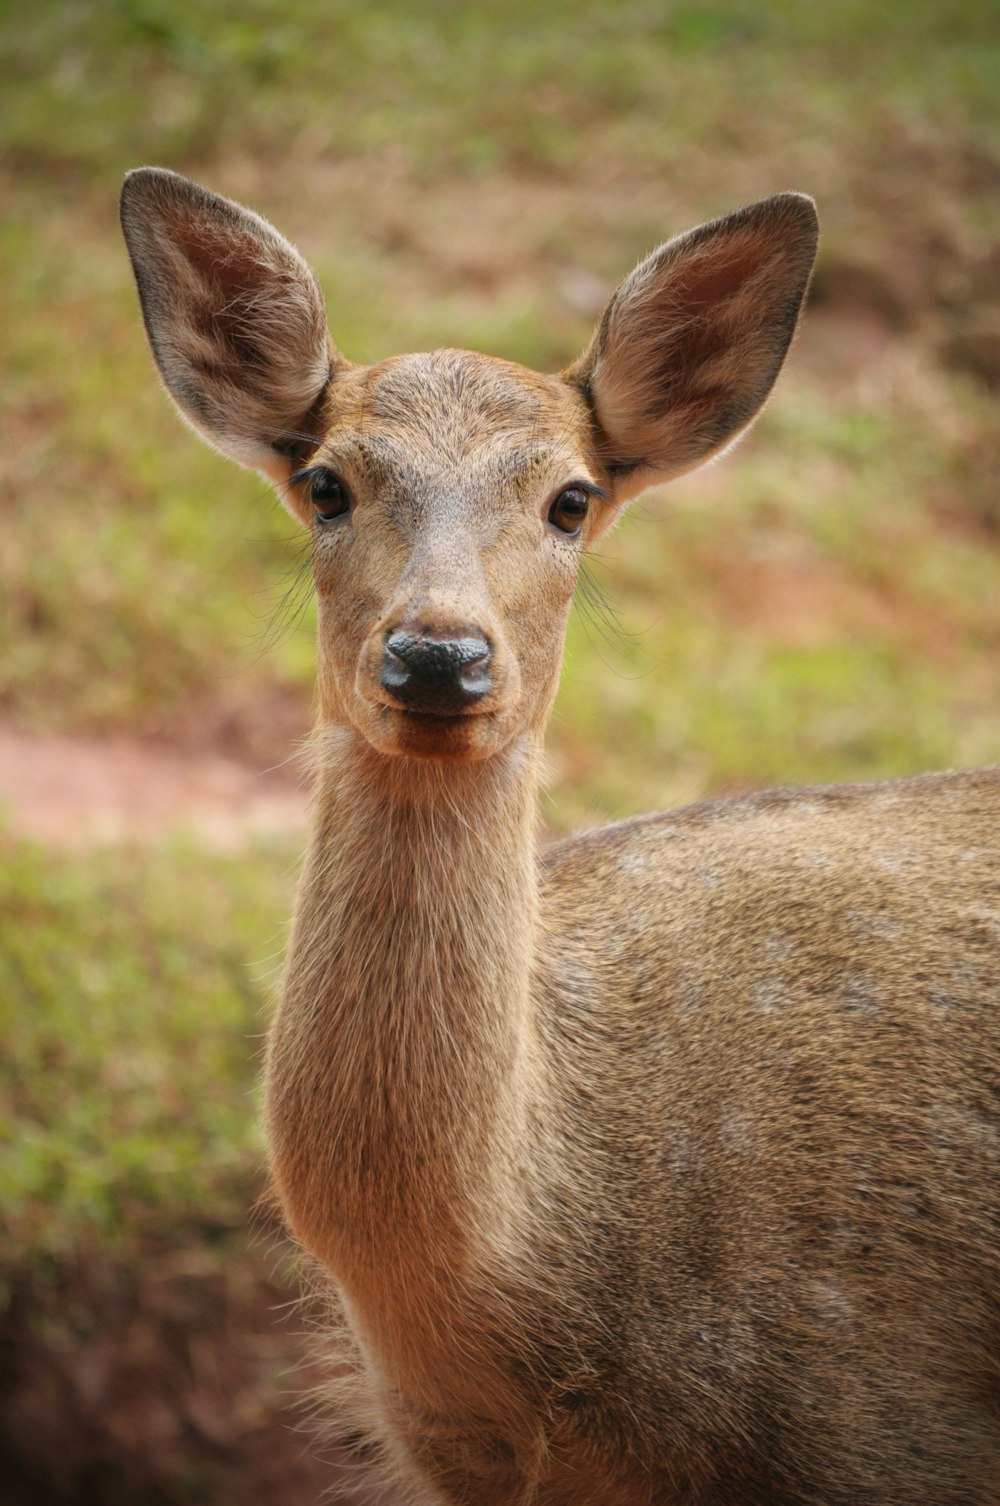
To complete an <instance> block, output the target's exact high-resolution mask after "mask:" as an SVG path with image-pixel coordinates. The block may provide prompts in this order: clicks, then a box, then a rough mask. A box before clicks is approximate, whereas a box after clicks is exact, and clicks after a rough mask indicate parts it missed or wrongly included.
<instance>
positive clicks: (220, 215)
mask: <svg viewBox="0 0 1000 1506" xmlns="http://www.w3.org/2000/svg"><path fill="white" fill-rule="evenodd" d="M121 217H122V229H123V231H124V234H125V240H126V243H127V245H128V250H129V255H130V256H131V259H132V267H133V270H134V272H135V279H136V282H137V284H138V287H139V298H140V301H141V303H142V314H143V319H144V320H145V324H146V333H147V334H148V336H149V343H150V345H151V346H152V348H153V355H154V357H155V359H156V364H157V366H158V367H159V369H160V374H161V376H162V377H163V380H164V382H165V383H166V386H167V390H168V391H169V393H170V395H171V397H172V398H173V399H174V402H175V403H176V404H177V406H178V408H179V409H180V411H181V413H182V415H183V416H184V418H186V419H187V420H188V422H189V423H190V424H192V426H193V427H194V428H195V429H196V430H197V431H198V433H199V434H201V435H202V436H203V437H204V438H205V439H207V440H208V442H209V443H210V444H212V445H215V447H216V448H217V449H219V450H221V451H222V452H223V454H225V455H229V456H230V457H231V458H232V459H233V460H237V461H239V462H240V464H241V465H248V466H253V467H255V468H256V469H257V470H261V471H263V472H264V473H265V474H266V475H267V476H269V477H270V478H271V479H272V480H273V481H276V482H278V483H281V482H283V481H285V480H287V478H288V476H289V475H290V474H291V472H292V471H293V470H294V469H295V466H296V464H297V463H300V461H301V458H302V456H303V455H304V454H305V453H307V452H308V450H309V448H311V445H312V443H313V442H314V440H315V439H316V438H317V437H318V436H319V432H320V428H319V416H320V409H321V407H322V405H323V397H324V394H325V392H326V389H327V386H328V385H329V382H330V380H331V377H332V375H333V373H334V370H335V368H336V366H337V365H338V364H346V363H343V362H342V360H341V358H340V357H339V356H338V355H337V353H336V351H335V350H334V349H333V347H332V345H331V343H330V338H329V335H328V334H327V328H326V311H325V309H324V305H323V295H322V293H321V292H320V290H319V287H318V285H317V283H316V279H315V278H314V277H313V274H312V273H311V271H310V270H309V268H308V266H307V265H306V263H305V262H304V261H303V259H302V257H301V256H300V255H299V253H298V252H297V251H296V250H295V247H294V246H292V245H290V244H289V243H288V241H286V240H285V239H284V237H283V236H280V235H279V234H278V232H277V231H276V230H275V229H274V228H273V227H272V226H271V225H269V224H268V223H267V221H266V220H263V219H261V217H260V216H259V215H256V214H253V213H252V212H251V211H250V210H248V209H243V208H241V207H240V205H238V204H234V203H232V202H231V201H230V200H229V199H223V198H220V197H219V196H218V195H217V194H213V193H209V192H208V190H207V189H204V188H199V187H198V185H197V184H196V183H191V182H189V180H188V179H187V178H182V177H180V176H179V175H178V174H177V173H172V172H167V171H165V170H164V169H163V168H156V167H140V168H137V169H136V170H135V171H134V172H131V173H129V175H128V177H127V178H126V179H125V186H124V188H123V189H122V197H121Z"/></svg>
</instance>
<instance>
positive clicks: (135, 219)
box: [122, 168, 817, 759]
mask: <svg viewBox="0 0 1000 1506" xmlns="http://www.w3.org/2000/svg"><path fill="white" fill-rule="evenodd" d="M122 223H123V227H124V231H125V237H126V240H127V243H128V247H129V251H130V254H131V257H132V263H133V267H134V269H135V275H136V280H137V282H138V286H139V293H140V297H141V301H142V309H143V316H144V318H145V323H146V330H147V333H148V335H149V340H150V344H151V345H152V348H153V353H154V356H155V358H156V361H157V364H158V366H159V369H160V373H161V375H162V377H163V380H164V382H165V384H166V386H167V389H168V391H169V393H170V395H171V397H172V398H173V399H174V401H175V403H176V404H177V406H178V408H179V409H180V411H181V413H182V415H183V416H184V418H186V419H187V420H188V422H189V423H190V424H191V425H192V426H193V427H194V428H195V429H196V430H197V431H198V432H199V433H200V434H201V435H202V436H203V437H204V438H205V439H207V440H208V441H209V443H211V444H213V445H215V446H216V448H217V449H219V450H221V451H222V452H223V453H224V454H226V455H229V456H231V457H232V458H233V459H234V460H237V461H239V462H240V463H241V464H243V465H248V466H252V467H255V468H256V469H258V470H260V471H261V472H263V473H264V474H265V475H266V476H267V477H268V478H269V479H270V480H271V481H272V482H273V483H274V484H275V486H276V487H277V490H278V492H279V495H280V496H281V499H282V501H283V502H284V504H285V505H286V506H287V507H288V509H289V510H290V512H291V513H292V514H293V515H294V516H295V517H296V518H297V519H298V520H299V522H301V524H302V525H303V526H304V527H305V528H306V529H308V530H309V531H310V533H311V535H312V546H313V569H314V578H315V583H316V590H317V595H318V600H319V688H320V697H319V704H320V715H321V717H322V718H323V719H325V720H326V721H329V722H333V723H339V724H341V725H346V726H347V727H350V728H353V729H354V730H355V732H357V733H358V734H360V735H361V736H362V737H363V738H365V739H366V740H367V741H368V743H369V744H371V745H372V747H374V748H375V749H376V750H377V751H378V752H380V753H383V754H387V755H397V756H398V755H411V756H413V755H415V756H420V757H431V758H437V759H481V758H485V757H488V756H489V755H491V754H493V753H496V752H497V751H499V750H500V749H502V748H504V747H507V746H508V745H510V744H511V743H512V742H513V741H514V740H516V739H518V738H519V737H523V736H524V735H526V734H528V735H534V734H537V733H538V731H539V730H540V728H541V727H542V725H543V724H544V721H545V718H546V716H547V713H548V711H549V708H550V706H551V703H552V700H553V697H554V695H555V690H556V685H557V682H558V677H559V669H560V664H561V659H562V648H563V639H564V635H565V628H566V619H567V614H568V609H569V603H570V600H571V598H572V595H573V590H574V587H575V585H576V581H577V575H578V572H579V568H580V561H581V557H582V555H583V553H584V551H585V550H586V549H588V548H589V547H590V546H591V545H592V544H593V543H594V541H595V540H596V539H598V538H599V537H600V536H601V535H602V534H603V533H604V532H605V531H606V530H607V529H608V528H609V527H610V526H611V524H612V523H613V522H614V520H615V518H616V517H617V516H618V514H619V513H620V511H621V509H622V508H623V506H624V504H625V503H626V502H627V501H628V500H629V499H630V498H631V497H633V496H635V495H637V494H638V493H639V492H640V491H642V490H644V489H645V488H646V487H648V486H651V485H654V484H655V483H657V482H660V481H664V480H666V479H668V478H669V477H672V476H677V475H680V474H682V473H683V472H685V471H689V470H691V469H693V468H694V467H696V466H698V465H701V464H703V463H704V462H705V461H706V460H709V459H711V458H712V457H713V456H716V455H718V454H720V453H721V452H722V451H723V450H725V449H726V448H727V447H728V446H729V445H731V444H732V443H733V442H734V441H735V440H736V439H738V438H739V436H740V435H741V434H743V433H744V432H745V431H746V429H747V428H748V427H749V425H750V424H751V423H752V421H753V419H754V418H755V416H756V415H757V413H758V412H759V411H760V409H761V407H762V405H763V403H764V401H765V400H766V398H767V396H768V394H769V392H770V390H771V387H772V385H773V383H774V380H775V378H776V376H777V373H778V370H779V368H780V366H781V363H782V361H783V359H784V357H785V353H786V351H787V349H788V346H789V343H790V341H791V338H792V334H793V332H794V329H795V323H796V320H797V317H798V312H799V308H800V306H801V303H802V299H803V296H804V294H805V290H806V286H807V283H808V279H809V274H810V270H811V267H812V263H813V257H814V254H815V248H816V233H817V225H816V215H815V210H814V208H813V204H812V201H811V200H810V199H808V198H806V197H805V196H803V195H800V194H793V193H783V194H776V195H774V196H773V197H772V198H768V199H763V200H761V201H760V202H758V203H756V204H751V205H750V206H748V207H747V208H745V209H742V210H739V211H738V212H737V213H735V214H732V215H729V216H727V217H725V218H723V219H718V220H713V221H711V222H710V223H708V224H705V225H702V226H700V227H699V228H698V229H696V230H693V231H690V232H689V233H687V234H685V235H681V236H678V237H676V238H675V239H674V240H671V241H668V242H667V243H666V244H665V245H663V246H661V247H660V248H659V249H658V250H657V251H655V252H653V254H652V255H651V256H649V257H647V258H646V260H645V261H643V262H641V263H640V265H639V266H638V267H637V268H636V269H635V271H633V272H632V273H631V274H630V275H629V276H628V277H627V278H626V279H625V281H624V282H623V283H622V284H621V286H620V287H619V288H618V289H617V291H616V292H615V293H614V295H613V296H612V298H611V300H610V302H609V304H608V306H607V309H606V310H605V312H604V315H603V318H602V319H601V322H600V324H599V326H598V328H597V331H596V333H595V334H594V337H593V339H592V341H591V343H590V345H589V347H588V349H587V350H586V351H585V353H584V354H583V355H582V356H581V357H580V358H579V360H577V361H576V362H575V363H574V364H573V365H572V366H570V367H569V368H568V369H567V370H566V371H564V372H562V373H561V374H559V375H556V376H543V375H539V374H538V373H536V372H533V371H529V370H527V369H525V368H524V367H522V366H518V365H516V364H514V363H512V362H509V361H503V360H498V359H493V358H489V357H486V356H481V355H474V354H471V353H469V352H466V351H459V350H438V351H435V352H433V353H432V354H429V355H405V356H398V357H395V358H393V359H391V360H386V361H380V362H377V363H375V364H374V365H371V366H359V365H355V364H353V363H352V362H350V361H349V360H347V359H346V358H345V357H344V356H343V355H341V354H340V352H339V351H338V350H337V349H336V347H335V346H334V345H333V344H332V343H331V341H330V338H329V335H328V334H327V329H326V319H325V313H324V304H323V297H322V294H321V293H320V290H319V287H318V285H317V283H316V280H315V278H314V277H313V275H312V273H311V272H310V270H309V268H308V267H307V265H306V263H305V262H304V261H303V259H302V258H301V256H300V255H299V253H298V252H297V251H296V250H295V249H294V247H292V246H291V245H290V244H289V243H288V241H286V240H285V239H284V238H283V237H282V236H280V235H279V234H278V233H277V231H275V230H274V229H273V228H272V227H271V226H270V225H269V224H267V222H266V221H265V220H263V219H261V218H260V217H259V216H258V215H256V214H253V213H252V212H250V211H249V210H246V209H243V208H241V207H240V206H238V205H236V204H234V203H232V202H230V201H229V200H228V199H224V198H220V197H218V196H217V195H215V194H212V193H209V192H208V191H207V190H205V189H203V188H199V187H198V186H196V185H195V184H193V183H191V182H189V181H188V180H186V179H184V178H181V177H179V176H177V175H176V174H174V173H171V172H166V171H164V170H162V169H158V168H140V169H138V170H137V171H135V172H133V173H130V174H129V176H128V178H127V179H126V183H125V187H124V190H123V193H122Z"/></svg>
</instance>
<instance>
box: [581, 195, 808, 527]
mask: <svg viewBox="0 0 1000 1506" xmlns="http://www.w3.org/2000/svg"><path fill="white" fill-rule="evenodd" d="M817 229H818V227H817V220H816V209H815V206H814V204H813V201H812V199H810V198H808V197H807V196H806V195H805V194H799V193H779V194H774V195H773V196H772V197H771V198H769V199H761V200H759V201H758V202H757V203H756V204H749V205H747V207H746V208H745V209H740V210H738V211H737V212H736V213H735V214H731V215H727V216H726V217H725V218H724V219H720V220H712V221H710V222H709V223H708V224H706V225H700V226H699V227H698V229H697V230H690V231H688V233H687V234H686V235H679V236H677V237H675V239H674V240H672V241H667V243H666V245H664V246H661V247H660V249H659V250H658V251H654V252H653V254H652V256H649V257H647V258H646V260H645V261H644V262H640V264H639V266H638V267H636V269H635V271H634V272H632V273H630V275H629V276H628V277H626V279H625V281H624V282H623V283H622V284H621V286H620V287H619V288H618V289H617V291H616V292H615V293H614V294H613V296H612V298H611V302H610V303H609V304H608V307H607V308H606V309H605V311H604V317H603V318H602V320H601V323H600V325H599V326H598V329H597V331H596V333H595V335H594V338H593V340H592V341H591V343H590V346H589V348H588V349H587V351H586V352H585V353H584V355H583V356H581V358H580V360H579V361H577V362H576V364H575V365H574V366H572V367H571V368H570V370H569V371H568V372H567V373H566V376H567V377H568V378H569V380H570V381H571V382H573V383H574V385H575V386H576V387H577V389H578V390H580V391H581V392H582V393H583V395H584V396H585V398H586V399H587V401H588V403H589V404H590V407H591V410H592V412H593V415H594V418H595V421H596V426H597V430H598V435H599V440H600V444H601V448H602V450H603V452H604V458H605V460H606V463H607V465H608V469H609V471H610V473H611V475H612V477H613V478H614V484H615V497H616V500H617V501H622V502H624V501H627V500H628V498H629V497H633V496H635V495H636V494H637V493H638V492H641V491H643V490H644V489H645V488H646V487H647V486H652V485H654V484H655V483H656V482H658V481H665V480H667V479H668V478H669V477H671V476H679V475H682V474H683V473H684V472H685V471H690V470H693V469H694V467H695V466H698V465H701V464H702V463H703V462H704V461H706V460H709V459H711V458H712V456H713V455H717V454H720V453H721V451H723V450H724V449H726V448H727V447H728V446H729V445H730V444H732V443H733V441H734V440H736V439H738V438H739V436H740V435H741V434H742V433H744V432H745V430H746V429H747V428H749V426H750V424H751V423H752V422H753V420H754V418H755V417H756V416H757V414H758V413H759V411H760V409H761V408H762V407H763V405H764V402H765V400H766V398H767V396H768V393H769V392H770V391H771V388H772V386H773V385H774V380H775V378H776V376H777V375H778V372H779V370H780V369H781V363H782V362H783V361H784V359H785V354H786V352H787V350H788V346H789V344H790V342H791V338H792V335H793V334H794V332H795V324H796V321H797V319H798V315H799V309H800V307H801V305H802V300H803V298H804V297H805V292H806V288H807V286H808V284H809V274H810V272H811V271H812V264H813V259H814V257H815V255H816V239H817Z"/></svg>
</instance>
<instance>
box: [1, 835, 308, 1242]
mask: <svg viewBox="0 0 1000 1506" xmlns="http://www.w3.org/2000/svg"><path fill="white" fill-rule="evenodd" d="M289 869H290V864H289V856H288V853H287V852H285V853H281V852H276V851H273V850H272V851H270V852H267V853H266V854H265V853H262V852H259V853H255V854H253V856H252V857H251V856H250V855H246V856H243V857H241V858H240V859H239V860H238V861H237V860H233V859H229V860H227V859H220V858H211V859H209V858H206V856H205V855H204V854H198V855H197V857H196V858H195V856H194V855H193V854H192V852H191V851H190V850H185V849H183V848H176V849H167V850H164V851H161V852H157V853H143V854H141V855H139V854H136V853H127V852H100V853H95V854H93V855H90V856H88V857H86V858H79V857H76V858H70V857H67V856H65V855H62V854H61V855H59V856H58V857H55V856H53V855H51V854H47V853H45V852H42V851H40V850H38V849H36V848H34V847H31V846H29V845H25V844H19V843H15V842H13V841H12V840H10V839H3V840H0V1034H2V1037H3V1041H4V1052H3V1059H2V1061H0V1206H2V1207H3V1210H4V1217H3V1229H2V1233H0V1268H4V1267H9V1266H10V1265H11V1264H12V1263H16V1262H17V1261H25V1260H26V1259H28V1260H30V1261H37V1260H40V1259H43V1258H51V1257H54V1256H68V1255H71V1254H75V1253H78V1252H79V1251H80V1250H81V1249H85V1248H87V1247H93V1246H95V1245H99V1247H100V1248H101V1249H102V1250H103V1251H104V1252H105V1254H106V1255H108V1256H110V1255H120V1254H121V1253H122V1251H123V1250H126V1249H130V1248H134V1247H135V1244H136V1242H137V1240H138V1239H139V1238H140V1237H147V1238H148V1237H151V1236H153V1235H156V1234H159V1235H160V1236H161V1237H162V1235H163V1232H164V1230H170V1229H171V1228H172V1227H173V1225H174V1224H175V1223H188V1222H190V1223H193V1224H199V1223H200V1224H204V1223H206V1222H207V1223H213V1222H216V1221H220V1220H221V1221H223V1222H225V1220H226V1219H227V1218H232V1219H234V1220H235V1221H236V1222H238V1223H239V1222H242V1221H243V1220H244V1219H245V1218H246V1215H247V1207H248V1204H249V1203H250V1201H252V1197H253V1190H254V1187H255V1186H259V1185H260V1168H261V1164H262V1149H261V1141H260V1133H259V1130H258V1127H257V1111H256V1080H257V1076H258V1070H259V1056H260V1050H261V1042H262V1034H263V1031H264V1028H265V1024H266V1018H267V1012H268V1002H269V998H270V990H271V982H272V979H273V976H274V972H275V967H276V959H277V957H278V956H279V954H280V951H281V947H282V943H283V937H284V917H285V915H286V913H287V911H288V909H289V906H290V891H291V879H290V877H289Z"/></svg>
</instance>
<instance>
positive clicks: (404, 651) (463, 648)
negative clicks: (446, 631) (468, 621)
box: [380, 631, 493, 714]
mask: <svg viewBox="0 0 1000 1506" xmlns="http://www.w3.org/2000/svg"><path fill="white" fill-rule="evenodd" d="M492 659H493V649H492V646H491V645H490V643H489V642H488V641H487V640H486V639H485V638H484V637H482V636H481V635H480V634H475V635H473V634H467V635H465V636H464V637H461V638H432V637H429V636H427V635H426V634H419V633H408V632H402V631H397V632H394V633H391V634H390V635H389V637H388V638H387V639H386V643H385V652H384V654H383V657H382V670H381V676H380V678H381V682H382V687H383V689H385V690H388V691H389V692H390V694H392V695H393V696H394V697H395V698H396V700H398V701H402V702H403V703H404V704H405V705H406V706H407V707H408V708H409V709H410V710H413V711H426V712H437V713H444V714H447V713H451V712H457V711H461V710H463V709H464V708H465V707H467V706H469V705H471V704H472V703H473V702H474V701H477V700H480V699H481V698H482V697H483V696H484V695H486V694H487V693H488V692H489V691H490V690H491V689H492V688H493V682H492V678H491V676H490V663H491V661H492Z"/></svg>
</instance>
